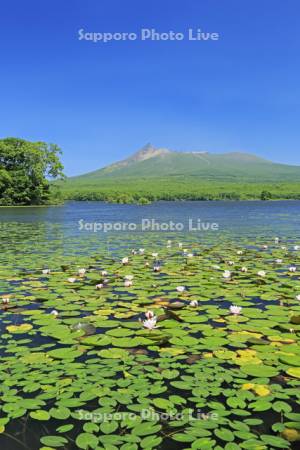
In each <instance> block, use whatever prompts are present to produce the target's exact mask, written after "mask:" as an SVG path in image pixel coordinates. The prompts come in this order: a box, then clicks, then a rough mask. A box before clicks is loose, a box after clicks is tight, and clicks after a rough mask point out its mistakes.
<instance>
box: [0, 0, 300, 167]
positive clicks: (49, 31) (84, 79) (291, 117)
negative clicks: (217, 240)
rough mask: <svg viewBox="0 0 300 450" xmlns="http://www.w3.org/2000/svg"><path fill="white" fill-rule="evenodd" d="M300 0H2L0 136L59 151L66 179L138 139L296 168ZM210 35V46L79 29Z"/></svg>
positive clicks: (119, 154) (122, 152) (299, 155)
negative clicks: (110, 38) (84, 37)
mask: <svg viewBox="0 0 300 450" xmlns="http://www.w3.org/2000/svg"><path fill="white" fill-rule="evenodd" d="M299 15H300V3H299V1H298V0H284V1H283V0H184V1H183V0H181V1H179V0H72V1H70V0H69V1H65V0H26V1H24V0H4V2H2V4H1V17H0V52H1V70H0V80H1V84H0V86H1V87H0V89H1V96H0V104H1V108H0V136H1V137H6V136H19V137H23V138H25V139H30V140H44V141H47V142H54V143H57V144H58V145H60V146H61V147H62V149H63V151H64V157H63V161H64V164H65V168H66V173H67V174H68V175H74V174H78V173H83V172H86V171H89V170H93V169H96V168H99V167H102V166H104V165H106V164H108V163H111V162H113V161H116V160H119V159H122V158H123V157H125V156H127V155H129V154H130V153H132V152H134V151H136V150H137V149H138V148H139V147H141V146H143V145H144V144H145V143H147V142H149V141H150V142H151V143H152V144H153V145H156V146H165V147H169V148H172V149H176V150H207V151H212V152H226V151H248V152H253V153H256V154H258V155H262V156H264V157H266V158H269V159H272V160H274V161H278V162H286V163H290V164H299V165H300V83H299V79H300V45H299V44H300V32H299ZM80 28H84V29H85V30H86V31H93V32H136V33H138V32H139V30H140V29H141V28H156V29H157V30H158V31H161V32H162V31H165V32H167V31H169V30H174V31H177V32H186V31H187V29H188V28H194V29H195V28H201V29H202V30H203V31H207V32H218V33H219V34H220V40H219V41H215V42H191V41H189V40H187V39H185V40H183V41H167V42H162V41H158V42H157V41H140V40H136V41H123V42H111V43H107V44H103V43H97V44H94V43H92V42H87V41H79V40H78V30H79V29H80Z"/></svg>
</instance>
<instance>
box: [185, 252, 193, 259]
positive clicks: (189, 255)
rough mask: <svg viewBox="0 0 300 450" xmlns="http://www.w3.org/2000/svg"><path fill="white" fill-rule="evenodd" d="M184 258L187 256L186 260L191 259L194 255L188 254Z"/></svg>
mask: <svg viewBox="0 0 300 450" xmlns="http://www.w3.org/2000/svg"><path fill="white" fill-rule="evenodd" d="M186 256H187V257H188V258H193V257H194V254H193V253H188V254H187V255H186Z"/></svg>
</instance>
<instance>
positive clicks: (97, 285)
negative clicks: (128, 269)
mask: <svg viewBox="0 0 300 450" xmlns="http://www.w3.org/2000/svg"><path fill="white" fill-rule="evenodd" d="M103 286H104V284H103V283H99V284H96V289H102V288H103Z"/></svg>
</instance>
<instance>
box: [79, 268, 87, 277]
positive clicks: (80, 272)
mask: <svg viewBox="0 0 300 450" xmlns="http://www.w3.org/2000/svg"><path fill="white" fill-rule="evenodd" d="M85 273H86V269H79V270H78V275H80V276H83V275H84V274H85Z"/></svg>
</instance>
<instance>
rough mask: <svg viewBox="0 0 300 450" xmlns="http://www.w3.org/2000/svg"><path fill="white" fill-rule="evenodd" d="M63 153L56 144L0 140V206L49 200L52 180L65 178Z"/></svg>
mask: <svg viewBox="0 0 300 450" xmlns="http://www.w3.org/2000/svg"><path fill="white" fill-rule="evenodd" d="M60 155H61V150H60V148H59V147H58V146H57V145H55V144H46V143H45V142H29V141H25V140H24V139H19V138H5V139H0V205H39V204H47V203H50V202H51V196H52V189H51V184H50V180H51V179H53V180H55V179H62V178H64V174H63V165H62V163H61V162H60Z"/></svg>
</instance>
